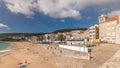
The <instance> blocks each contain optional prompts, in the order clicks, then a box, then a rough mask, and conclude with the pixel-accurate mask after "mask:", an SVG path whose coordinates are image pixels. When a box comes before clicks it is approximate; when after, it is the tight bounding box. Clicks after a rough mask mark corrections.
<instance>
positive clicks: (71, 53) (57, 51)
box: [47, 45, 90, 60]
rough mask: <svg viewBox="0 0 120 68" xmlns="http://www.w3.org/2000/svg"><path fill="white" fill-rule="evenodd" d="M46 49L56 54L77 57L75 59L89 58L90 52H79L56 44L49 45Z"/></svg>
mask: <svg viewBox="0 0 120 68" xmlns="http://www.w3.org/2000/svg"><path fill="white" fill-rule="evenodd" d="M47 49H48V50H50V51H51V52H52V53H53V54H56V55H62V56H67V57H73V58H77V59H87V60H90V54H89V53H88V52H81V51H76V50H70V49H65V48H61V47H59V46H57V45H50V46H48V47H47Z"/></svg>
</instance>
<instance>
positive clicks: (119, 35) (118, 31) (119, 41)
mask: <svg viewBox="0 0 120 68" xmlns="http://www.w3.org/2000/svg"><path fill="white" fill-rule="evenodd" d="M116 44H120V24H118V25H117V26H116Z"/></svg>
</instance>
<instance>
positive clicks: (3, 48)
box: [0, 41, 11, 57]
mask: <svg viewBox="0 0 120 68" xmlns="http://www.w3.org/2000/svg"><path fill="white" fill-rule="evenodd" d="M9 47H10V43H9V42H1V41H0V57H2V56H5V55H8V54H10V53H11V50H10V49H9Z"/></svg>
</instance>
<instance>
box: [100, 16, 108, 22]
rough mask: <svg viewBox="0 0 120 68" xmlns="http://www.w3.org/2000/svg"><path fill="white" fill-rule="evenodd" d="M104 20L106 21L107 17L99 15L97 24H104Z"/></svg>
mask: <svg viewBox="0 0 120 68" xmlns="http://www.w3.org/2000/svg"><path fill="white" fill-rule="evenodd" d="M106 19H107V16H106V15H105V14H101V15H100V16H99V23H103V22H105V21H106Z"/></svg>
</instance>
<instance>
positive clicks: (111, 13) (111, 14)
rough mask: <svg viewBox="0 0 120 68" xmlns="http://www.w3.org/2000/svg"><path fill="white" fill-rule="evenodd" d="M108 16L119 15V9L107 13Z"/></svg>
mask: <svg viewBox="0 0 120 68" xmlns="http://www.w3.org/2000/svg"><path fill="white" fill-rule="evenodd" d="M107 15H108V16H109V17H112V16H118V15H120V10H116V11H112V12H110V13H108V14H107Z"/></svg>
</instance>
